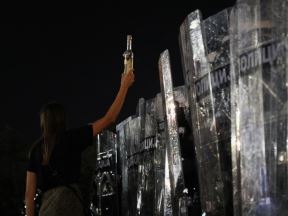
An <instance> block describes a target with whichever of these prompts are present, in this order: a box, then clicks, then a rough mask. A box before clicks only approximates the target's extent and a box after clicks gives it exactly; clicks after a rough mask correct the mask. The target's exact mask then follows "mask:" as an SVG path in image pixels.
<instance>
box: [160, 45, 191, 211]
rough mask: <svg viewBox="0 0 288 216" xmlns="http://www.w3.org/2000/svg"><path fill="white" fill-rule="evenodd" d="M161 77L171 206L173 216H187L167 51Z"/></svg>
mask: <svg viewBox="0 0 288 216" xmlns="http://www.w3.org/2000/svg"><path fill="white" fill-rule="evenodd" d="M159 75H160V84H161V93H162V100H163V108H164V109H163V110H164V118H165V122H164V125H165V135H166V149H167V158H168V167H169V175H170V176H169V178H170V190H171V205H172V209H173V215H187V214H188V210H187V206H186V205H181V204H182V203H183V202H182V199H183V191H184V189H185V184H184V177H183V168H182V162H181V149H180V141H179V134H178V122H177V117H176V106H175V102H174V92H173V91H174V89H173V83H172V75H171V66H170V57H169V52H168V50H165V51H164V52H163V53H161V55H160V59H159ZM165 171H166V170H165ZM166 179H167V178H165V180H166ZM168 204H170V203H168ZM168 204H167V205H168Z"/></svg>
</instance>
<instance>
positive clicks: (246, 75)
mask: <svg viewBox="0 0 288 216" xmlns="http://www.w3.org/2000/svg"><path fill="white" fill-rule="evenodd" d="M230 26H231V32H230V35H231V40H230V43H231V59H232V60H231V64H232V65H231V105H232V106H231V110H232V158H233V187H234V209H235V210H234V215H235V216H238V215H239V216H240V215H241V216H244V215H245V216H250V215H257V216H258V215H261V216H263V215H264V216H266V215H267V216H268V215H269V216H272V215H287V214H288V207H287V206H288V202H287V200H288V161H287V152H288V144H287V143H288V133H287V124H288V123H287V115H288V107H287V99H288V85H287V83H288V82H287V80H288V65H287V64H288V36H287V33H288V1H287V0H267V1H260V0H239V1H238V2H237V4H236V6H235V8H234V9H233V12H232V14H231V25H230Z"/></svg>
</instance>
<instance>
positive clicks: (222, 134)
mask: <svg viewBox="0 0 288 216" xmlns="http://www.w3.org/2000/svg"><path fill="white" fill-rule="evenodd" d="M229 12H230V9H225V10H223V11H221V12H219V13H217V14H215V15H213V16H211V17H208V18H207V19H205V20H202V16H201V12H200V11H199V10H196V11H194V12H192V13H190V14H189V15H188V16H187V18H186V19H185V21H184V22H183V24H182V25H181V27H180V35H179V42H180V48H181V57H182V66H183V74H184V80H185V85H186V87H187V91H188V101H189V105H190V112H191V120H190V121H191V125H192V129H193V135H194V143H195V147H196V158H197V162H198V175H199V182H200V194H201V206H202V211H203V212H205V213H206V214H209V215H227V216H228V215H232V212H233V210H232V206H233V204H232V174H231V145H230V128H231V123H230V122H231V120H230V118H231V112H230V72H229V71H230V70H229V69H230V66H229V64H230V59H229Z"/></svg>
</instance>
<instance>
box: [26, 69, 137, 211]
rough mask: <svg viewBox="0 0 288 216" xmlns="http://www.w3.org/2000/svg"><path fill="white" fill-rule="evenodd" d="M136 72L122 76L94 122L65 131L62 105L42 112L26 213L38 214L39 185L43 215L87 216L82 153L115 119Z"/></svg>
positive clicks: (28, 181) (52, 105) (29, 170)
mask: <svg viewBox="0 0 288 216" xmlns="http://www.w3.org/2000/svg"><path fill="white" fill-rule="evenodd" d="M133 82H134V73H133V71H129V72H128V73H125V74H123V75H122V79H121V86H120V89H119V91H118V94H117V96H116V98H115V100H114V102H113V104H112V105H111V107H110V108H109V110H108V111H107V113H106V114H105V115H104V117H102V118H100V119H99V120H97V121H95V122H94V123H92V124H89V125H86V126H84V127H80V128H77V129H72V130H65V112H64V109H63V107H62V106H61V105H60V104H56V103H50V104H47V105H46V106H44V107H43V108H42V110H41V113H40V123H41V128H42V131H43V134H42V138H41V139H40V140H39V141H37V142H36V144H35V146H34V147H33V149H32V151H31V154H30V159H29V162H28V168H27V178H26V193H25V204H26V215H27V216H33V215H34V214H35V201H34V197H35V193H36V188H37V185H38V186H39V187H40V189H41V191H42V194H43V195H42V204H41V208H40V212H39V213H40V215H41V216H45V215H49V216H53V215H57V216H61V215H77V216H78V215H84V211H85V210H84V208H83V205H82V203H81V196H80V191H79V189H78V186H77V183H78V180H79V177H80V167H81V152H82V151H83V150H84V149H85V148H86V147H88V146H89V145H91V144H92V142H93V137H94V136H96V135H97V134H98V133H99V132H101V131H102V130H103V129H105V128H106V127H107V126H109V125H110V124H111V123H113V122H115V120H116V118H117V116H118V115H119V113H120V111H121V109H122V106H123V103H124V101H125V97H126V94H127V91H128V88H129V87H130V86H131V85H132V84H133Z"/></svg>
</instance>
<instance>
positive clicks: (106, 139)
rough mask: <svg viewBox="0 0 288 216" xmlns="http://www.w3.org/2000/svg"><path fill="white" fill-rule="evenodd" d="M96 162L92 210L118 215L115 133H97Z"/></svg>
mask: <svg viewBox="0 0 288 216" xmlns="http://www.w3.org/2000/svg"><path fill="white" fill-rule="evenodd" d="M96 145H97V162H96V169H95V175H94V179H93V186H94V188H95V194H94V196H93V202H92V203H93V206H92V208H93V209H92V210H93V211H94V212H95V213H96V215H99V216H100V215H107V216H110V215H111V216H112V215H113V216H114V215H119V214H118V211H119V209H118V208H119V205H118V202H119V200H118V182H117V174H118V173H117V142H116V134H114V133H113V132H110V131H104V132H102V133H101V134H98V135H97V140H96Z"/></svg>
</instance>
